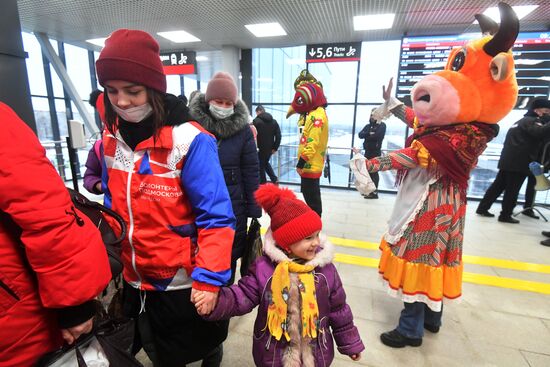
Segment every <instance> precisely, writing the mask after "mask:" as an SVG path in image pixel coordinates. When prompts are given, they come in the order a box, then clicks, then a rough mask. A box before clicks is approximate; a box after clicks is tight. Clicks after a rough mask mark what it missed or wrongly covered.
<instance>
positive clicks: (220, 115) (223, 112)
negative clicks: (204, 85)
mask: <svg viewBox="0 0 550 367" xmlns="http://www.w3.org/2000/svg"><path fill="white" fill-rule="evenodd" d="M208 109H209V110H210V113H211V114H212V116H214V117H215V118H217V119H219V120H222V119H225V118H228V117H229V116H231V115H232V114H233V113H234V112H235V111H234V108H233V107H220V106H216V105H215V104H213V103H211V104H210V105H209V107H208Z"/></svg>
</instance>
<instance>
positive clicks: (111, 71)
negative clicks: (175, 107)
mask: <svg viewBox="0 0 550 367" xmlns="http://www.w3.org/2000/svg"><path fill="white" fill-rule="evenodd" d="M95 65H96V69H97V77H98V80H99V84H101V85H102V86H105V82H107V81H109V80H124V81H127V82H133V83H137V84H140V85H144V86H146V87H149V88H151V89H155V90H157V91H159V92H162V93H165V92H166V75H164V69H163V68H162V62H161V61H160V55H159V44H158V43H157V41H155V39H154V38H153V37H151V35H150V34H149V33H147V32H143V31H138V30H133V29H119V30H117V31H114V32H113V33H112V34H111V35H110V36H109V38H107V40H105V47H103V50H101V53H100V54H99V58H98V59H97V61H96V63H95Z"/></svg>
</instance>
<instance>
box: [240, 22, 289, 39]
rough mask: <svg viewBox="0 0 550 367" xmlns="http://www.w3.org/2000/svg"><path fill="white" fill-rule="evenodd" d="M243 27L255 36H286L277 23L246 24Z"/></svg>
mask: <svg viewBox="0 0 550 367" xmlns="http://www.w3.org/2000/svg"><path fill="white" fill-rule="evenodd" d="M245 27H246V29H248V30H249V31H250V32H251V33H252V34H253V35H254V36H256V37H276V36H286V32H285V30H284V29H283V27H281V25H280V24H279V23H262V24H247V25H245Z"/></svg>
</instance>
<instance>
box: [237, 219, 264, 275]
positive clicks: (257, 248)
mask: <svg viewBox="0 0 550 367" xmlns="http://www.w3.org/2000/svg"><path fill="white" fill-rule="evenodd" d="M260 230H261V225H260V222H259V221H258V219H256V218H252V221H251V222H250V227H249V228H248V232H247V233H246V243H245V244H246V247H245V251H244V254H243V257H242V259H241V275H246V274H247V273H248V268H249V267H250V265H251V264H252V263H253V262H254V260H256V258H257V257H259V256H262V254H263V243H262V235H261V233H260Z"/></svg>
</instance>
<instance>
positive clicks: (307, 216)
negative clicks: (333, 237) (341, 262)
mask: <svg viewBox="0 0 550 367" xmlns="http://www.w3.org/2000/svg"><path fill="white" fill-rule="evenodd" d="M255 196H256V201H257V202H258V204H260V205H261V207H262V208H264V209H265V211H266V212H267V214H269V216H270V217H271V231H272V232H273V238H274V239H275V242H276V243H277V245H279V246H280V247H281V248H282V249H284V250H286V251H289V250H290V245H292V244H294V243H296V242H299V241H301V240H303V239H304V238H306V237H307V236H309V235H311V234H312V233H313V232H315V231H320V230H321V228H322V227H323V224H322V222H321V218H320V217H319V215H318V214H317V213H316V212H314V211H313V210H311V208H310V207H309V206H307V204H306V203H304V202H303V201H301V200H299V199H298V198H297V197H296V195H294V193H293V192H292V191H290V190H289V189H285V188H279V187H278V186H275V185H272V184H265V185H261V186H260V188H259V189H258V190H257V191H256V194H255Z"/></svg>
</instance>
